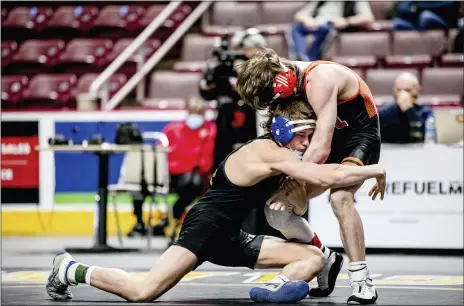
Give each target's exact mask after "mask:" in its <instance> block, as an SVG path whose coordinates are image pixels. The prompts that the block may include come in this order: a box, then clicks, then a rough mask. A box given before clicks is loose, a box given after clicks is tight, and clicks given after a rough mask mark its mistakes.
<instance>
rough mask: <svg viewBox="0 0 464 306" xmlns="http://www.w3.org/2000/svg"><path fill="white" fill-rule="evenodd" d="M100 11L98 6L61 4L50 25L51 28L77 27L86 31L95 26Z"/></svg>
mask: <svg viewBox="0 0 464 306" xmlns="http://www.w3.org/2000/svg"><path fill="white" fill-rule="evenodd" d="M99 13H100V12H99V10H98V8H97V7H96V6H89V5H85V6H60V7H58V8H57V9H56V11H55V14H53V17H52V18H51V20H50V22H49V23H48V25H49V28H51V29H56V28H58V29H67V30H69V29H76V30H79V31H83V32H84V31H88V30H89V29H90V28H92V27H93V25H94V22H95V20H96V19H97V17H98V14H99Z"/></svg>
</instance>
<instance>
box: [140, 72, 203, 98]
mask: <svg viewBox="0 0 464 306" xmlns="http://www.w3.org/2000/svg"><path fill="white" fill-rule="evenodd" d="M202 77H203V75H202V74H201V73H195V72H191V73H178V72H172V71H156V72H154V73H153V74H152V75H151V80H150V88H149V94H148V98H163V99H164V98H182V99H184V100H187V99H188V98H189V97H191V96H198V95H199V89H198V84H199V82H200V80H201V78H202Z"/></svg>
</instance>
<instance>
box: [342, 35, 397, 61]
mask: <svg viewBox="0 0 464 306" xmlns="http://www.w3.org/2000/svg"><path fill="white" fill-rule="evenodd" d="M389 54H391V50H390V44H389V35H388V33H385V32H380V33H342V34H340V35H339V37H338V55H339V56H347V55H349V56H353V55H372V56H376V57H379V58H384V57H385V56H387V55H389Z"/></svg>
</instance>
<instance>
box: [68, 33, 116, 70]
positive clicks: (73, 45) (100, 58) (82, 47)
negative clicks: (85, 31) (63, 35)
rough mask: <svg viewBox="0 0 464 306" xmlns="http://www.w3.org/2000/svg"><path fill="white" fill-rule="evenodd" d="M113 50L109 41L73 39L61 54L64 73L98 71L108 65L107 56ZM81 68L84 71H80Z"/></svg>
mask: <svg viewBox="0 0 464 306" xmlns="http://www.w3.org/2000/svg"><path fill="white" fill-rule="evenodd" d="M112 48H113V43H112V42H111V40H109V39H74V40H71V41H70V42H69V43H68V45H67V46H66V49H65V51H64V52H63V53H62V54H61V62H62V64H63V65H60V66H65V71H72V72H75V73H79V74H81V73H82V72H96V71H100V70H101V69H102V67H104V66H105V65H107V64H108V62H109V59H108V55H109V54H110V52H111V50H112ZM83 66H85V67H84V68H86V70H84V71H81V70H82V68H83Z"/></svg>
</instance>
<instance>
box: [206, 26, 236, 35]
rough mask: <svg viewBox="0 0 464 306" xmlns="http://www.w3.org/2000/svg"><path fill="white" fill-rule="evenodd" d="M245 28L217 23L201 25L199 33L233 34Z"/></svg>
mask: <svg viewBox="0 0 464 306" xmlns="http://www.w3.org/2000/svg"><path fill="white" fill-rule="evenodd" d="M244 29H245V28H244V27H242V26H228V27H227V28H225V27H224V26H219V25H202V27H201V34H203V35H204V36H222V35H225V34H229V35H233V34H234V33H235V32H238V31H242V30H244Z"/></svg>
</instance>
